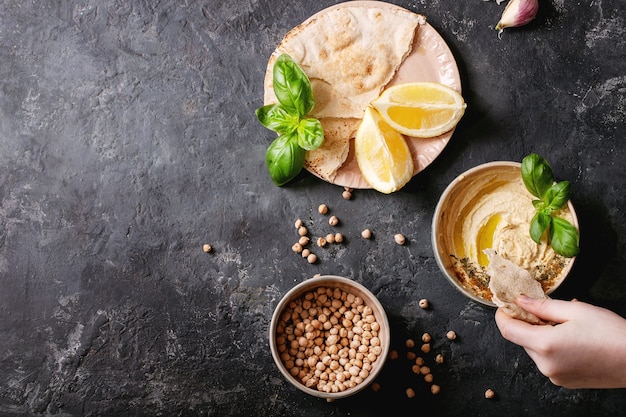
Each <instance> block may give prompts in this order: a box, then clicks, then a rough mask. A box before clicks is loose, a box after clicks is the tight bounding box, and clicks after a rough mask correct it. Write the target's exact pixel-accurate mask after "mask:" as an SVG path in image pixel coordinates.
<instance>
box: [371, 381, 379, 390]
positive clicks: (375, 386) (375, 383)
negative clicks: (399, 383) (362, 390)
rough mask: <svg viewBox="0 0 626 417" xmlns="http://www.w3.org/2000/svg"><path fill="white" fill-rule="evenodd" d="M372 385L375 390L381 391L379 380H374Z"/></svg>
mask: <svg viewBox="0 0 626 417" xmlns="http://www.w3.org/2000/svg"><path fill="white" fill-rule="evenodd" d="M371 387H372V391H374V392H378V391H380V384H379V383H378V382H372V385H371Z"/></svg>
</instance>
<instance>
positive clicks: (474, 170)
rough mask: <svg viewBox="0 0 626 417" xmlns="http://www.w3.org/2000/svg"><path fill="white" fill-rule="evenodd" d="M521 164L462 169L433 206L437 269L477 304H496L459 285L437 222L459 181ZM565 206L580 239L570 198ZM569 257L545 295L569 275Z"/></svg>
mask: <svg viewBox="0 0 626 417" xmlns="http://www.w3.org/2000/svg"><path fill="white" fill-rule="evenodd" d="M521 166H522V164H521V162H516V161H491V162H485V163H482V164H479V165H476V166H474V167H472V168H469V169H467V170H465V171H463V172H462V173H460V174H459V175H457V176H456V177H455V178H454V179H453V180H452V181H450V183H449V184H448V185H447V186H446V188H445V189H444V191H443V192H442V193H441V196H440V197H439V200H438V201H437V205H436V206H435V211H434V213H433V218H432V222H431V245H432V249H433V253H434V255H435V260H436V262H437V265H438V266H439V269H440V270H441V272H442V273H443V275H444V276H445V277H446V278H447V280H448V282H450V283H451V284H452V285H453V286H454V287H455V288H456V289H457V290H459V291H460V292H461V293H462V294H463V295H465V296H466V297H468V298H470V299H471V300H473V301H475V302H477V303H479V304H482V305H485V306H488V307H493V308H497V306H496V304H495V303H493V302H492V301H489V300H485V299H484V298H482V297H479V296H477V295H476V294H474V293H472V292H471V291H470V290H468V289H467V288H465V287H464V286H463V285H461V283H460V282H459V281H458V279H457V278H456V277H455V276H454V275H453V274H452V273H451V272H450V270H449V269H448V268H447V267H446V264H445V263H444V261H443V259H442V256H441V254H440V253H439V250H438V247H439V243H438V238H437V237H438V235H439V225H438V223H439V219H440V217H441V215H442V212H443V210H444V204H445V203H447V201H448V199H449V197H450V194H452V192H453V191H454V189H455V188H456V186H457V185H458V184H459V183H460V182H461V181H463V180H465V179H466V178H467V177H469V176H472V175H476V174H478V173H480V172H481V171H485V170H489V169H493V168H504V167H512V168H519V169H520V170H521ZM567 207H568V208H569V211H570V213H571V215H572V220H573V225H574V227H576V229H578V233H579V239H580V225H579V222H578V216H577V214H576V210H575V209H574V205H573V204H572V200H571V199H570V200H568V202H567ZM570 259H571V260H570V262H569V263H568V264H567V265H566V266H565V268H564V269H563V271H562V272H561V277H560V279H559V280H558V281H557V282H556V283H555V285H554V286H552V288H550V289H549V290H548V291H546V294H547V295H549V294H551V293H553V292H554V291H556V289H557V288H559V287H560V286H561V284H562V283H563V282H564V281H565V279H566V278H567V276H568V275H569V273H570V271H571V270H572V268H573V267H574V262H575V260H576V256H574V257H572V258H570Z"/></svg>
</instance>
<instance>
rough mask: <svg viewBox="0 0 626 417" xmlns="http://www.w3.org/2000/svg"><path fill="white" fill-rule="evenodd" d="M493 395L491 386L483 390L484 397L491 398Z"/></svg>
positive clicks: (494, 394)
mask: <svg viewBox="0 0 626 417" xmlns="http://www.w3.org/2000/svg"><path fill="white" fill-rule="evenodd" d="M495 396H496V393H495V392H494V391H493V390H492V389H491V388H490V389H488V390H487V391H485V398H487V399H491V398H493V397H495Z"/></svg>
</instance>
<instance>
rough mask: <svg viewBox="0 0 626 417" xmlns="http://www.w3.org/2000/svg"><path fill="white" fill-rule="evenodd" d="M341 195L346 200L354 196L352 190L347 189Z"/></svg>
mask: <svg viewBox="0 0 626 417" xmlns="http://www.w3.org/2000/svg"><path fill="white" fill-rule="evenodd" d="M341 196H342V197H343V198H344V199H345V200H350V199H351V198H352V193H351V192H350V191H347V190H345V191H344V192H343V193H341Z"/></svg>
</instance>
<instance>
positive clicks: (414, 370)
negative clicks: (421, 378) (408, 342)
mask: <svg viewBox="0 0 626 417" xmlns="http://www.w3.org/2000/svg"><path fill="white" fill-rule="evenodd" d="M420 369H421V368H420V366H419V365H417V364H416V365H413V366H411V370H412V371H413V373H414V374H419V373H420Z"/></svg>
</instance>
